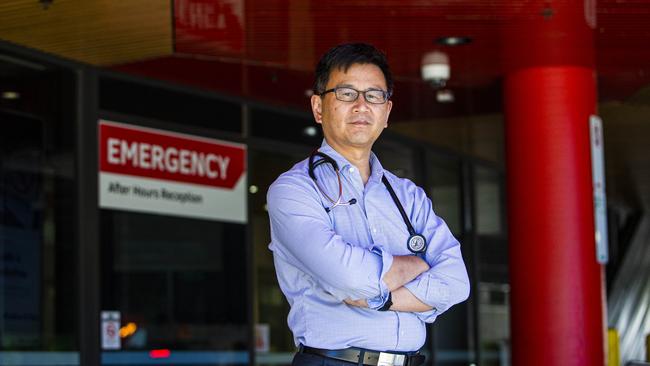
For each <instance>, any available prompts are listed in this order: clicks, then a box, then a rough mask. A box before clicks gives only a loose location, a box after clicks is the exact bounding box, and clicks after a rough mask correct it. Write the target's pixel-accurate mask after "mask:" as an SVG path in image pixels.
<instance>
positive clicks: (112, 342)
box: [101, 311, 122, 350]
mask: <svg viewBox="0 0 650 366" xmlns="http://www.w3.org/2000/svg"><path fill="white" fill-rule="evenodd" d="M101 328H102V349H103V350H118V349H120V348H122V344H121V342H120V312H119V311H102V313H101Z"/></svg>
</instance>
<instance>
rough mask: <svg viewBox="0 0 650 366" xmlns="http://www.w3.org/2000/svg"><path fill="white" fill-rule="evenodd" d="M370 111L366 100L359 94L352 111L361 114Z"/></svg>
mask: <svg viewBox="0 0 650 366" xmlns="http://www.w3.org/2000/svg"><path fill="white" fill-rule="evenodd" d="M369 109H370V105H369V103H368V101H367V100H366V96H365V95H364V94H363V93H359V97H358V98H357V100H355V101H354V111H355V112H363V111H367V110H369Z"/></svg>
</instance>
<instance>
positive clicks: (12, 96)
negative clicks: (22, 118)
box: [2, 90, 20, 100]
mask: <svg viewBox="0 0 650 366" xmlns="http://www.w3.org/2000/svg"><path fill="white" fill-rule="evenodd" d="M2 99H7V100H16V99H20V93H19V92H16V91H11V90H7V91H3V92H2Z"/></svg>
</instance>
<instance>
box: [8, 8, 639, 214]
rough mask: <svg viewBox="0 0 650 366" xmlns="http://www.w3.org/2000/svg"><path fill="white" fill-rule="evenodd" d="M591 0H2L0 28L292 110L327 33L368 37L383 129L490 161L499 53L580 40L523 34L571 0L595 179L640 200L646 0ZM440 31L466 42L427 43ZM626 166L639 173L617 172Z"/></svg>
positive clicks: (36, 44) (507, 56) (329, 40)
mask: <svg viewBox="0 0 650 366" xmlns="http://www.w3.org/2000/svg"><path fill="white" fill-rule="evenodd" d="M595 1H596V0H584V2H578V1H575V0H520V1H510V0H491V1H490V0H481V1H479V0H376V1H373V2H372V4H371V5H370V3H369V2H368V1H366V0H348V1H345V2H341V1H323V0H319V1H315V0H131V1H114V0H94V1H88V0H54V1H53V3H52V4H51V5H50V6H49V7H48V8H47V9H44V8H43V7H42V6H41V5H40V4H39V3H38V2H37V1H36V0H34V1H24V0H3V1H2V2H1V3H0V39H5V40H9V41H12V42H15V43H18V44H21V45H26V46H29V47H33V48H37V49H40V50H44V51H46V52H51V53H53V54H57V55H60V56H64V57H67V58H71V59H74V60H78V61H82V62H87V63H91V64H94V65H98V66H102V67H110V68H113V69H115V70H118V71H124V72H127V73H132V74H136V75H140V76H146V77H151V78H155V79H160V80H167V81H171V82H176V83H182V84H186V85H192V86H196V87H200V88H205V89H208V90H214V91H219V92H221V93H226V94H231V95H234V96H241V97H245V98H250V99H254V100H258V101H262V102H268V103H273V104H276V105H282V106H286V107H288V108H291V109H296V110H302V111H305V112H306V111H308V109H307V108H308V103H307V96H308V94H306V91H307V90H308V89H310V88H311V83H312V81H313V75H312V70H313V67H314V65H315V63H316V61H317V60H318V58H319V57H320V55H322V54H323V53H324V52H325V51H326V50H327V49H328V48H329V47H331V46H332V45H334V44H337V43H341V42H352V41H364V42H370V43H373V44H375V45H376V46H377V47H379V48H380V49H382V50H384V52H386V54H387V56H388V58H389V61H390V63H391V67H392V69H393V72H394V74H395V79H396V91H395V96H394V103H395V108H394V109H393V114H392V116H391V119H392V121H393V126H394V128H395V130H398V131H402V132H403V133H406V134H409V135H412V136H413V137H417V138H425V139H427V140H430V141H431V142H433V143H436V144H441V145H444V146H447V147H449V148H452V149H456V150H460V151H463V152H466V153H470V154H473V155H477V156H480V157H483V158H486V159H489V160H493V161H497V162H502V158H503V147H502V146H503V136H502V133H500V130H501V128H502V118H501V111H502V100H501V80H502V78H503V76H504V75H505V74H506V73H507V72H508V70H509V65H511V64H513V63H516V62H517V61H519V59H523V58H529V59H533V58H544V57H546V56H547V54H561V55H565V54H571V53H579V52H578V51H579V50H576V49H581V48H583V47H586V48H585V49H586V50H590V49H591V47H589V45H586V46H585V44H584V42H583V43H582V44H581V43H575V44H574V46H575V47H568V46H566V44H567V43H566V39H572V37H574V36H575V34H574V33H573V32H571V31H567V29H570V28H566V29H564V33H562V32H558V33H557V34H552V33H549V34H548V35H547V38H548V39H549V40H551V41H552V42H556V43H549V45H550V46H548V47H547V50H544V53H540V52H538V51H539V50H540V48H536V47H533V46H532V45H531V44H529V42H527V40H528V39H529V38H530V36H531V34H529V33H526V32H528V28H527V26H526V24H529V23H530V22H542V23H543V22H547V23H548V24H551V23H552V22H553V21H555V20H557V21H559V22H561V21H562V19H568V18H567V17H568V15H567V14H568V13H569V12H571V11H576V9H577V11H584V15H581V16H584V19H585V21H586V22H585V23H587V24H591V25H593V36H594V41H593V42H594V43H595V54H593V57H592V56H590V54H589V55H588V56H589V57H588V59H589V60H590V61H589V62H592V63H593V66H594V67H595V69H596V72H597V78H598V79H597V80H598V93H599V100H600V106H601V110H602V111H603V113H605V115H604V117H605V118H604V123H605V132H606V133H607V134H611V140H612V143H611V144H608V145H606V149H607V151H606V154H607V164H608V169H609V165H610V164H613V165H612V169H611V171H612V172H616V175H611V176H610V174H608V181H610V180H611V181H612V183H614V182H615V181H616V182H619V183H614V184H612V185H613V186H616V187H617V189H618V190H622V191H628V192H632V191H634V192H640V193H639V195H638V197H637V199H640V200H642V201H643V202H646V204H647V203H649V202H650V193H648V192H649V191H650V182H648V183H647V184H646V183H643V184H641V183H639V182H642V181H644V180H643V176H647V174H646V173H644V172H646V171H647V170H648V168H647V167H648V166H650V160H649V158H644V157H647V156H650V147H647V146H646V144H645V140H644V139H634V138H629V139H628V136H629V137H631V136H632V135H635V131H648V129H647V125H648V124H649V123H650V118H646V117H648V112H647V109H648V108H650V93H648V92H647V90H648V89H644V87H646V86H648V85H650V47H649V45H650V1H645V0H600V1H597V3H596V4H595V8H594V7H593V6H592V5H594V2H595ZM576 3H579V5H578V6H576ZM581 4H584V7H583V6H581ZM594 20H595V22H594ZM590 22H591V23H590ZM445 36H464V37H469V38H471V40H472V42H471V43H470V44H467V45H461V46H454V47H451V46H445V45H440V44H438V43H436V40H437V39H439V38H440V37H445ZM545 36H546V35H545ZM554 44H557V45H558V46H557V48H553V45H554ZM561 45H564V46H561ZM433 50H439V51H443V52H445V53H446V54H447V55H448V56H449V59H450V66H451V79H450V80H449V83H448V87H449V89H450V90H451V91H452V92H453V93H454V96H455V101H454V102H453V103H438V102H436V94H435V91H434V90H433V89H432V88H431V87H429V85H427V84H426V83H424V82H423V81H422V80H421V78H420V64H421V59H422V56H423V55H424V54H425V53H427V52H429V51H433ZM535 52H537V53H535ZM587 52H590V51H587ZM583 54H584V52H583ZM549 57H550V56H549ZM617 108H625V113H618V112H617V111H618V109H617ZM601 114H602V113H601ZM621 116H627V117H626V118H625V121H621V118H622V117H621ZM631 116H634V117H631ZM490 126H491V127H490ZM608 126H609V128H608ZM614 126H615V128H613V127H614ZM486 136H487V137H486ZM637 136H638V135H637ZM648 137H650V136H648ZM608 138H610V136H609V135H606V136H605V140H606V141H608ZM630 144H632V145H630ZM633 144H638V145H639V146H637V147H634V146H633ZM623 170H624V171H626V172H627V173H624V172H622V171H623ZM629 172H636V173H635V174H636V175H638V176H640V178H638V177H637V178H635V179H634V180H633V181H632V182H631V183H630V182H627V178H625V177H628V176H630V175H629V174H628V173H629ZM644 174H645V175H644ZM637 183H638V184H637ZM621 196H623V195H621ZM649 205H650V204H649Z"/></svg>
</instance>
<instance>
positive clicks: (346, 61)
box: [314, 43, 393, 95]
mask: <svg viewBox="0 0 650 366" xmlns="http://www.w3.org/2000/svg"><path fill="white" fill-rule="evenodd" d="M354 64H373V65H375V66H377V67H378V68H379V69H380V70H381V72H382V73H383V74H384V79H386V87H387V88H388V94H389V95H390V94H392V93H393V75H392V74H391V72H390V68H389V67H388V61H387V60H386V55H384V53H383V52H381V51H379V50H378V49H377V48H375V46H373V45H370V44H367V43H344V44H340V45H338V46H335V47H333V48H331V49H330V50H329V51H327V52H326V53H325V54H324V55H323V57H321V59H320V61H319V62H318V65H317V66H316V80H315V81H314V93H315V94H317V95H318V94H320V93H322V92H324V91H325V87H326V86H327V82H328V81H329V78H330V74H331V72H332V70H336V69H339V70H342V71H344V72H347V71H348V69H349V68H350V66H352V65H354Z"/></svg>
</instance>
